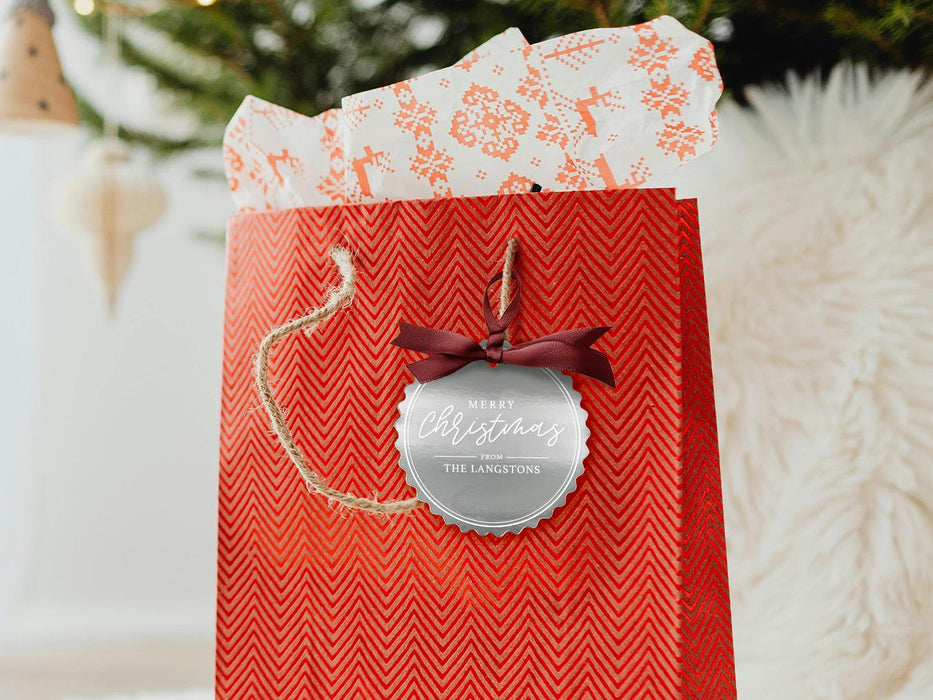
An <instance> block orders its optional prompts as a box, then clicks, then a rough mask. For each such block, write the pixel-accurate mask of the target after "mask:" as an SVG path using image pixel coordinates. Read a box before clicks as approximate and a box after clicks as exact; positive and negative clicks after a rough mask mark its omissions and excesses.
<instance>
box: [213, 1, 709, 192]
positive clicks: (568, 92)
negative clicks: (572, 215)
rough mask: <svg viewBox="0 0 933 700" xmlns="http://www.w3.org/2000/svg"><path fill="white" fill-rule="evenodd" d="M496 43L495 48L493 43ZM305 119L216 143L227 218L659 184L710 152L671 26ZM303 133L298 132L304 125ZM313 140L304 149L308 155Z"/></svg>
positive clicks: (572, 41) (661, 24)
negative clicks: (255, 212)
mask: <svg viewBox="0 0 933 700" xmlns="http://www.w3.org/2000/svg"><path fill="white" fill-rule="evenodd" d="M507 34H508V33H507ZM515 35H517V37H520V36H521V35H520V34H519V33H518V32H515V34H513V35H512V36H511V38H510V37H509V36H508V35H505V36H503V35H500V37H497V38H496V40H498V43H496V40H493V41H492V42H489V43H487V45H484V47H481V49H488V50H477V51H476V52H474V53H473V54H471V55H470V56H468V57H466V58H465V59H464V60H463V61H461V62H460V63H458V64H457V65H455V66H452V67H450V68H446V69H443V70H438V71H434V72H432V73H428V74H426V75H422V76H419V77H417V78H413V79H411V80H407V81H404V82H401V83H396V84H395V85H390V86H387V87H384V88H378V89H376V90H370V91H367V92H364V93H360V94H357V95H353V96H350V97H347V98H344V100H343V103H342V109H341V110H331V111H330V112H325V113H324V114H322V115H319V116H318V117H316V118H315V120H316V122H315V129H316V130H317V136H314V135H313V134H312V133H311V132H312V131H314V129H311V128H306V129H305V131H306V132H308V133H307V134H306V135H302V136H301V137H300V138H299V139H298V140H296V139H295V138H294V136H295V135H296V134H295V129H294V126H295V122H296V121H301V120H304V122H308V121H311V120H308V118H307V117H302V116H301V115H296V114H295V113H294V112H289V111H287V110H284V109H282V108H280V107H276V106H274V105H270V104H268V103H260V101H258V100H255V98H248V99H247V101H246V102H244V105H243V107H241V108H240V110H239V111H238V112H237V115H236V116H235V117H234V120H233V121H232V122H231V123H230V126H229V127H228V130H227V136H226V139H225V158H226V162H227V173H228V178H229V180H230V187H231V190H232V191H233V195H234V199H235V201H236V202H237V204H238V205H239V206H240V208H245V209H250V208H252V209H268V208H278V207H293V206H319V205H326V204H351V203H358V202H373V201H382V200H387V199H425V198H432V197H450V196H470V195H488V194H503V193H512V192H528V191H529V190H530V188H531V186H532V184H533V183H537V184H538V185H540V186H541V187H542V188H543V189H546V190H585V189H617V188H625V187H650V186H663V185H666V184H669V181H668V180H669V178H670V176H671V174H672V173H673V172H674V171H675V170H676V169H677V168H678V167H679V166H680V165H681V164H682V163H685V162H687V161H689V160H691V159H692V158H694V157H696V156H697V155H700V154H701V153H704V152H705V151H707V150H709V148H710V147H711V146H712V145H713V143H714V142H715V140H716V113H715V104H716V101H717V100H718V99H719V96H720V95H721V93H722V82H721V80H720V77H719V71H718V69H717V67H716V61H715V57H714V55H713V49H712V45H711V44H710V43H709V42H708V41H707V40H706V39H704V38H703V37H701V36H698V35H696V34H694V33H692V32H690V31H688V30H687V29H685V28H684V27H683V26H682V25H681V24H680V23H679V22H677V21H676V20H675V19H673V18H671V17H660V18H658V19H655V20H653V21H651V22H647V23H645V24H640V25H636V26H632V27H624V28H616V29H592V30H587V31H583V32H577V33H575V34H568V35H566V36H562V37H558V38H555V39H550V40H548V41H545V42H542V43H539V44H534V45H531V46H529V45H527V43H525V42H524V39H522V40H521V45H515V43H513V42H515V39H516V38H517V37H516V36H515ZM305 126H306V127H308V126H309V125H307V124H305ZM311 140H313V143H312V142H310V141H311Z"/></svg>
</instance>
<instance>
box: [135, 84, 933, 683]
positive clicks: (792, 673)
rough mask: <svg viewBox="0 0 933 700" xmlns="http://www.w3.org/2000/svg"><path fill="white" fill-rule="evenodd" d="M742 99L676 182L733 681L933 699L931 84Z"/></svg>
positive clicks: (798, 87) (820, 87)
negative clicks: (711, 434)
mask: <svg viewBox="0 0 933 700" xmlns="http://www.w3.org/2000/svg"><path fill="white" fill-rule="evenodd" d="M750 97H751V102H752V105H753V109H750V110H741V109H739V108H737V107H735V106H730V105H726V106H725V107H724V109H723V110H722V114H721V118H722V121H721V124H722V128H721V131H722V135H721V141H720V144H719V145H718V146H717V148H716V149H714V151H713V152H712V153H711V154H710V155H708V156H705V157H704V158H701V159H700V160H698V161H696V162H695V163H694V164H692V165H691V166H689V168H688V169H687V170H686V171H685V172H684V173H683V181H682V182H681V183H679V184H680V185H682V187H681V191H682V192H683V193H684V194H691V193H696V194H699V196H700V198H701V199H700V209H701V218H702V227H703V235H704V254H705V262H706V274H707V286H708V295H709V305H710V323H711V331H712V344H713V359H714V364H715V368H714V369H715V379H716V394H717V401H718V410H719V425H720V441H721V446H722V466H723V482H724V490H725V498H726V502H725V508H726V526H727V536H728V543H729V565H730V575H731V583H732V593H733V612H734V628H735V647H736V655H737V671H738V676H739V695H740V697H743V698H755V699H756V700H769V699H772V698H773V699H781V700H784V699H785V698H853V699H854V698H872V699H874V698H886V697H897V698H900V699H901V700H906V699H907V698H917V700H919V699H920V698H931V697H933V640H931V630H933V600H931V595H933V464H931V462H933V153H931V144H933V84H927V85H923V84H922V81H921V79H920V77H919V76H916V75H909V74H905V73H897V74H890V75H887V76H884V77H882V78H879V79H877V80H870V79H869V76H868V74H867V72H866V71H864V70H862V69H855V68H851V67H840V68H838V69H837V70H836V71H834V72H833V74H832V76H831V77H830V78H829V80H828V81H827V82H826V83H825V84H820V83H819V82H818V81H816V80H804V81H800V80H791V81H790V82H789V83H788V85H787V87H786V89H772V90H763V89H762V90H757V91H753V92H752V93H751V95H750ZM121 697H122V698H126V700H128V698H127V696H121ZM132 697H133V698H134V700H144V699H145V700H200V699H201V698H202V697H203V698H207V697H211V694H210V692H209V691H204V692H203V693H201V694H197V693H191V694H183V695H178V696H170V695H165V694H158V695H151V696H145V695H138V696H132Z"/></svg>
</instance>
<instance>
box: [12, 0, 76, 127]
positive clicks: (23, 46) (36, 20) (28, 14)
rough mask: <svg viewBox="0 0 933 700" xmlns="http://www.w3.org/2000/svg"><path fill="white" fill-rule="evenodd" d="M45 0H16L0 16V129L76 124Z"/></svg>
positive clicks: (51, 20)
mask: <svg viewBox="0 0 933 700" xmlns="http://www.w3.org/2000/svg"><path fill="white" fill-rule="evenodd" d="M54 22H55V16H54V15H53V14H52V10H51V9H50V8H49V4H48V2H47V1H46V0H15V1H14V2H13V4H12V7H10V9H9V10H8V12H7V14H6V16H5V17H3V18H2V21H0V129H3V130H5V131H30V132H38V131H42V130H47V129H49V128H50V127H58V128H60V127H62V126H70V127H73V126H76V125H77V124H78V108H77V106H76V105H75V98H74V95H73V94H72V92H71V88H70V87H69V86H68V83H67V82H66V81H65V76H64V75H63V74H62V67H61V64H60V63H59V60H58V52H57V51H56V50H55V43H54V42H53V41H52V24H53V23H54Z"/></svg>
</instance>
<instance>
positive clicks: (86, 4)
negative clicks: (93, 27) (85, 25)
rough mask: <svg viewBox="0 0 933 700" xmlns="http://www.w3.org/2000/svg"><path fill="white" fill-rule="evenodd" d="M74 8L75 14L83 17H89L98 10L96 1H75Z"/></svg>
mask: <svg viewBox="0 0 933 700" xmlns="http://www.w3.org/2000/svg"><path fill="white" fill-rule="evenodd" d="M74 7H75V12H77V13H78V14H79V15H81V16H82V17H87V16H88V15H89V14H91V13H92V12H94V10H95V9H96V5H95V3H94V0H74Z"/></svg>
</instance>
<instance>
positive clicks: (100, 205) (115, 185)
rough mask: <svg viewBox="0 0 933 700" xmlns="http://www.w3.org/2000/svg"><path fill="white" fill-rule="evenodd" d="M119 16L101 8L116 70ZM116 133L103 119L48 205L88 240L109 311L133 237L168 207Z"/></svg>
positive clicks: (159, 189) (154, 182)
mask: <svg viewBox="0 0 933 700" xmlns="http://www.w3.org/2000/svg"><path fill="white" fill-rule="evenodd" d="M120 17H121V15H116V16H114V17H111V16H110V15H109V14H108V12H107V11H106V6H105V11H104V14H103V21H104V36H105V39H106V45H107V58H108V60H109V62H110V64H111V66H112V67H114V68H116V66H117V65H118V64H119V59H120V40H119V28H118V24H117V23H118V22H119V21H120ZM118 133H119V127H118V125H117V122H116V121H115V120H113V119H111V118H107V117H105V119H104V138H102V139H100V140H98V141H95V142H93V143H91V144H90V146H88V147H87V149H86V150H85V152H84V155H83V156H82V158H81V161H80V162H79V164H78V168H77V170H76V171H75V172H73V173H72V174H71V175H69V176H68V177H67V178H66V179H65V180H63V181H62V182H60V183H59V186H58V187H57V189H56V191H55V192H54V193H53V201H52V209H53V214H54V217H55V219H56V220H57V222H58V224H59V225H60V226H61V227H62V228H65V229H69V230H73V231H78V232H81V233H83V234H85V235H87V236H88V243H89V246H90V252H91V257H92V259H93V262H94V267H95V269H96V270H97V274H98V276H99V277H100V280H101V283H102V286H103V289H104V294H105V297H106V300H107V308H108V309H109V310H110V312H111V313H113V311H114V309H115V308H116V303H117V294H118V292H119V290H120V283H121V282H122V281H123V278H124V277H125V276H126V272H127V270H128V269H129V266H130V261H131V260H132V257H133V242H134V241H133V238H134V235H135V234H136V232H138V231H140V230H142V229H144V228H146V227H147V226H151V225H152V224H154V223H155V222H156V221H158V220H159V219H160V218H161V216H162V214H163V213H164V212H165V205H166V201H165V192H164V191H163V189H162V186H161V185H160V184H159V181H158V180H157V179H156V177H155V176H154V175H153V174H152V173H151V172H150V171H149V170H148V169H147V168H146V167H145V166H144V164H142V163H140V162H138V161H136V160H135V159H134V157H133V151H132V150H131V149H130V147H129V146H128V145H127V144H125V143H123V142H122V141H120V140H119V138H118V137H117V134H118Z"/></svg>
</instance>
